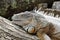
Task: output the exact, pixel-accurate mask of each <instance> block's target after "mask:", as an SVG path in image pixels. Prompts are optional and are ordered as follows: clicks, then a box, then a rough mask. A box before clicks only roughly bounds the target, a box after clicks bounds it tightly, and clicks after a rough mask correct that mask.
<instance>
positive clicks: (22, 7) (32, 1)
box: [0, 0, 60, 20]
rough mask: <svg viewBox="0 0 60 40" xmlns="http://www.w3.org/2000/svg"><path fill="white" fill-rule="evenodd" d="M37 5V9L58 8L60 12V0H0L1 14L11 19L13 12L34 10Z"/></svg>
mask: <svg viewBox="0 0 60 40" xmlns="http://www.w3.org/2000/svg"><path fill="white" fill-rule="evenodd" d="M35 7H36V8H37V9H39V8H40V7H42V8H43V9H47V8H48V9H56V10H58V13H60V11H59V10H60V0H0V16H3V17H5V18H7V19H9V20H11V17H12V16H13V14H17V13H20V12H24V11H32V10H33V9H34V8H35ZM45 11H51V10H45ZM55 13H56V11H55Z"/></svg>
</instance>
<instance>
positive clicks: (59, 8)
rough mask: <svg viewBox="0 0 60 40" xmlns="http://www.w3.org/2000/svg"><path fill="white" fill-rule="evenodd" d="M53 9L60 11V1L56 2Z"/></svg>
mask: <svg viewBox="0 0 60 40" xmlns="http://www.w3.org/2000/svg"><path fill="white" fill-rule="evenodd" d="M52 8H53V9H56V10H60V1H56V2H54V3H53V6H52Z"/></svg>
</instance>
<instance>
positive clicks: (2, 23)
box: [0, 17, 39, 40]
mask: <svg viewBox="0 0 60 40" xmlns="http://www.w3.org/2000/svg"><path fill="white" fill-rule="evenodd" d="M0 40H39V38H38V37H36V36H35V35H30V34H28V33H26V32H25V31H24V30H22V28H20V27H19V26H17V25H14V24H12V22H11V21H9V20H7V19H5V18H3V17H0Z"/></svg>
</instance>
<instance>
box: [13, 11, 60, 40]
mask: <svg viewBox="0 0 60 40" xmlns="http://www.w3.org/2000/svg"><path fill="white" fill-rule="evenodd" d="M43 13H44V12H43ZM43 13H42V12H41V11H40V12H39V11H35V12H22V13H20V14H15V15H14V16H13V17H12V20H13V23H14V24H17V25H21V26H22V28H23V29H24V30H25V31H27V32H28V33H32V34H36V35H37V36H38V37H39V38H40V40H51V39H50V37H49V36H51V38H52V37H53V34H54V33H55V31H56V30H57V31H56V32H58V31H59V32H60V30H58V29H56V27H57V26H58V27H57V28H60V27H59V25H58V24H56V25H55V24H54V22H55V23H56V21H57V22H58V23H60V22H59V19H58V20H55V18H54V20H55V21H54V22H53V21H50V20H52V18H50V17H48V16H47V15H45V14H43ZM46 34H48V35H49V36H48V35H46ZM46 37H47V38H48V39H47V38H46ZM57 38H58V37H57ZM58 39H59V40H60V38H58Z"/></svg>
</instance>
